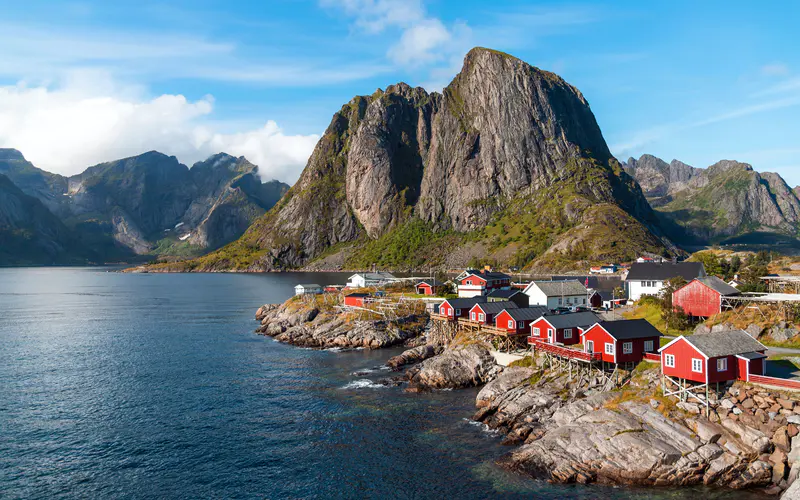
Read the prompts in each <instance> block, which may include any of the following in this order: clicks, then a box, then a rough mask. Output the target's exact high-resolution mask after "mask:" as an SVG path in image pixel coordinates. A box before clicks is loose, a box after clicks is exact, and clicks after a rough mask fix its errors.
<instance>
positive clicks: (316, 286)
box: [295, 283, 322, 288]
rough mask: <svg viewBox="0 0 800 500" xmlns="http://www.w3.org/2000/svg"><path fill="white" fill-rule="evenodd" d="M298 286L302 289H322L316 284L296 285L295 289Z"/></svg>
mask: <svg viewBox="0 0 800 500" xmlns="http://www.w3.org/2000/svg"><path fill="white" fill-rule="evenodd" d="M298 286H302V287H303V288H322V287H321V286H319V285H317V284H316V283H298V284H297V285H295V288H297V287H298Z"/></svg>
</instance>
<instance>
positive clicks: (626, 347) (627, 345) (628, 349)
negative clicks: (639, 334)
mask: <svg viewBox="0 0 800 500" xmlns="http://www.w3.org/2000/svg"><path fill="white" fill-rule="evenodd" d="M632 352H633V342H623V343H622V354H631V353H632Z"/></svg>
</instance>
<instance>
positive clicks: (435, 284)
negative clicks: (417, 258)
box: [417, 278, 444, 286]
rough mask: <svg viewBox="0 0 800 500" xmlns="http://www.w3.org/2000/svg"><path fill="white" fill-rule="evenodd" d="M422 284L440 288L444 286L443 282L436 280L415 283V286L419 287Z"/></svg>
mask: <svg viewBox="0 0 800 500" xmlns="http://www.w3.org/2000/svg"><path fill="white" fill-rule="evenodd" d="M423 283H425V284H426V285H431V286H442V285H444V282H442V281H439V280H437V279H436V278H434V279H432V280H422V281H420V282H419V283H417V286H419V285H421V284H423Z"/></svg>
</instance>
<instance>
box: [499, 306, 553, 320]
mask: <svg viewBox="0 0 800 500" xmlns="http://www.w3.org/2000/svg"><path fill="white" fill-rule="evenodd" d="M506 312H507V313H508V314H509V315H510V316H511V317H512V318H513V319H514V320H515V321H528V320H530V321H533V320H536V319H539V318H541V317H542V316H543V315H545V314H547V307H546V306H533V307H518V308H516V309H513V308H512V309H507V310H506Z"/></svg>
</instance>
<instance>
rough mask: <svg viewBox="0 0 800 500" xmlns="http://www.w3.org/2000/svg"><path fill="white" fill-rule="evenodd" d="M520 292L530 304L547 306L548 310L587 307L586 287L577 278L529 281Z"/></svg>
mask: <svg viewBox="0 0 800 500" xmlns="http://www.w3.org/2000/svg"><path fill="white" fill-rule="evenodd" d="M522 293H524V294H525V295H527V296H528V302H529V304H530V305H531V306H547V308H548V309H550V310H555V309H558V308H559V307H574V306H582V307H589V306H588V304H587V299H588V297H587V291H586V287H585V286H583V284H582V283H581V282H580V281H577V280H565V281H531V282H530V283H529V284H528V286H526V287H525V289H524V290H523V291H522Z"/></svg>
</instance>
